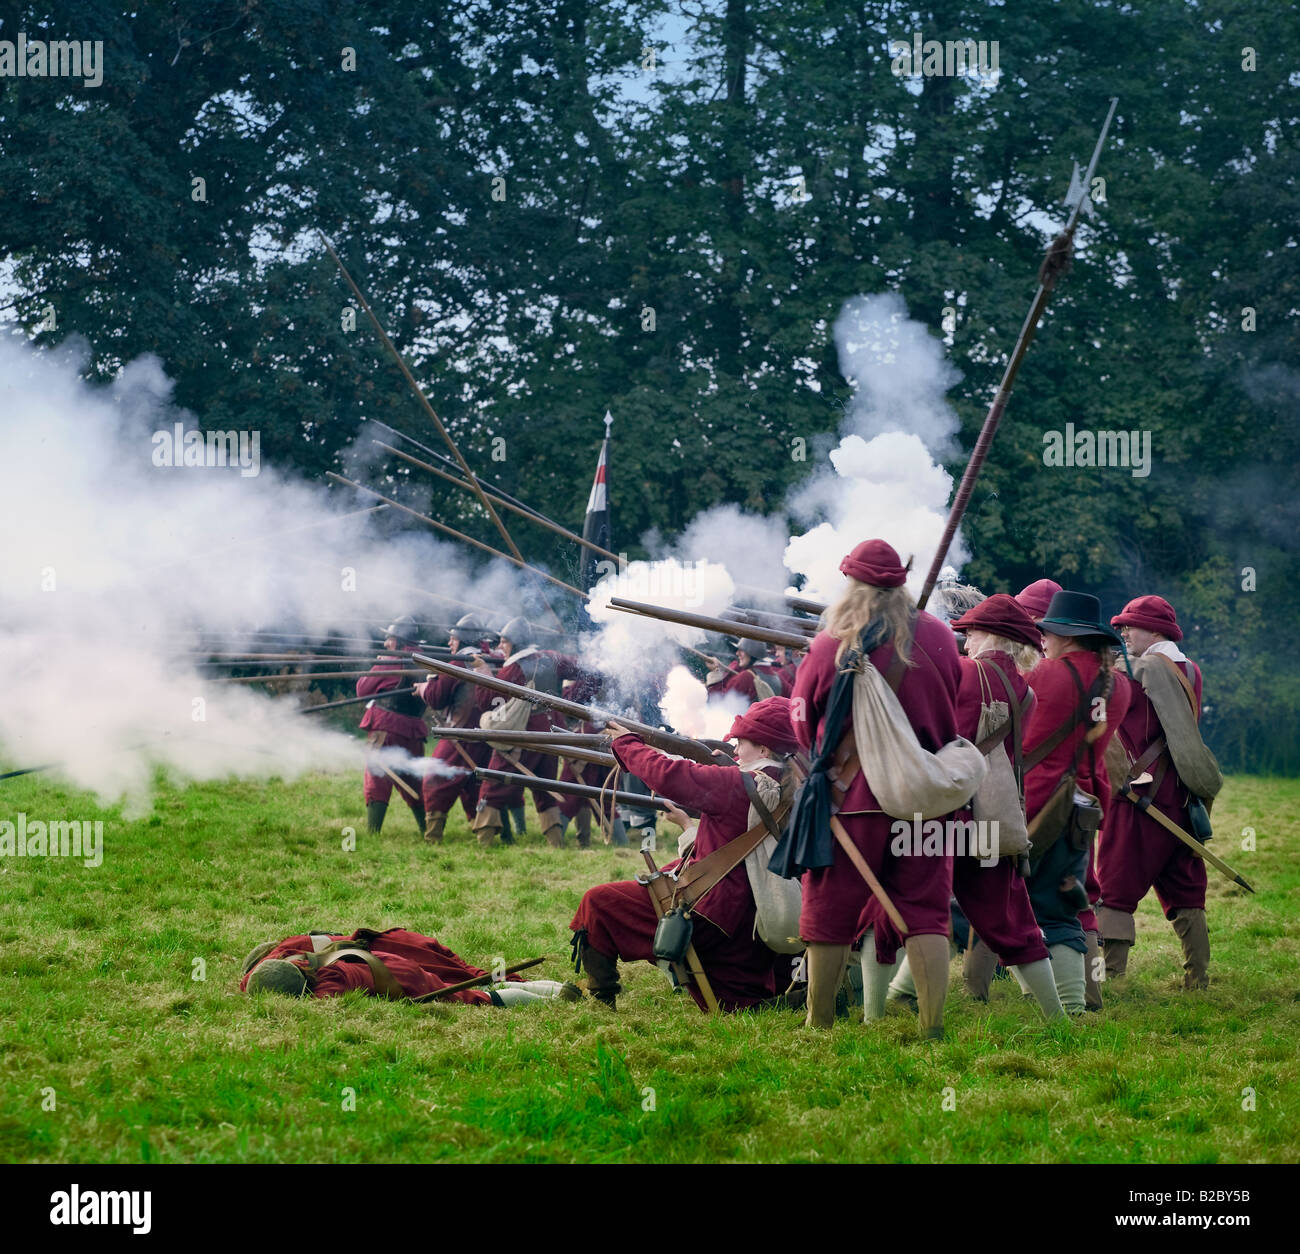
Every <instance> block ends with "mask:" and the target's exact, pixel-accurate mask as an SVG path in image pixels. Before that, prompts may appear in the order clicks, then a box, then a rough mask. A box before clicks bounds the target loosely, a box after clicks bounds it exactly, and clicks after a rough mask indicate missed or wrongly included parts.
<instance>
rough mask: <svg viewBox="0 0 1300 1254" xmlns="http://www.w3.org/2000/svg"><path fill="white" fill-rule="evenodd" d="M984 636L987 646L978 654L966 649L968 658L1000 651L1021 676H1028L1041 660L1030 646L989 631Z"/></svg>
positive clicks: (1039, 653) (1040, 656)
mask: <svg viewBox="0 0 1300 1254" xmlns="http://www.w3.org/2000/svg"><path fill="white" fill-rule="evenodd" d="M978 630H980V631H984V628H982V627H981V628H978ZM984 634H985V635H986V636H988V638H989V642H988V644H986V645H985V646H984V647H983V648H982V649H981V650H980V652H979V653H971V652H970V651H969V649H968V650H967V654H968V656H970V657H979V655H980V653H992V652H994V651H995V650H1001V651H1002V652H1003V653H1006V654H1008V655H1009V656H1010V658H1011V660H1012V661H1013V662H1014V663H1015V664H1016V670H1018V671H1019V672H1020V673H1021V674H1022V675H1028V674H1029V672H1030V671H1032V670H1033V669H1034V667H1035V666H1037V665H1038V663H1039V662H1041V661H1042V660H1043V655H1042V653H1041V652H1040V651H1039V650H1038V649H1035V648H1034V646H1033V645H1032V644H1024V643H1023V642H1022V641H1020V640H1009V639H1008V638H1007V637H1006V636H999V635H996V634H995V633H993V632H991V631H985V632H984Z"/></svg>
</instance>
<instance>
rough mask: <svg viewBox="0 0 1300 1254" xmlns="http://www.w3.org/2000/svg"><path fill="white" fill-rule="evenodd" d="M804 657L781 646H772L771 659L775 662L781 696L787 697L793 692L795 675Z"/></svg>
mask: <svg viewBox="0 0 1300 1254" xmlns="http://www.w3.org/2000/svg"><path fill="white" fill-rule="evenodd" d="M804 656H805V655H804V654H802V653H796V652H794V650H793V649H787V648H786V646H785V645H783V644H774V645H773V646H772V657H773V658H774V659H775V660H776V676H777V678H778V679H779V680H780V681H781V693H782V695H784V696H787V697H788V696H789V695H790V694H791V693H792V692H794V680H795V674H796V672H797V671H798V670H799V663H800V662H802V661H803V659H804Z"/></svg>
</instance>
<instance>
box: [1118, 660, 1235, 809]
mask: <svg viewBox="0 0 1300 1254" xmlns="http://www.w3.org/2000/svg"><path fill="white" fill-rule="evenodd" d="M1133 675H1134V677H1135V678H1136V679H1137V681H1138V682H1139V683H1140V684H1141V685H1142V691H1143V692H1145V693H1146V695H1147V697H1148V698H1149V699H1150V701H1151V704H1152V705H1153V706H1155V708H1156V717H1157V718H1158V719H1159V720H1160V726H1161V728H1162V729H1163V731H1164V734H1165V744H1166V746H1167V747H1168V749H1169V756H1170V757H1171V758H1172V759H1173V762H1174V770H1175V771H1177V772H1178V778H1179V779H1180V780H1182V782H1183V787H1184V788H1186V789H1187V791H1188V792H1190V793H1191V794H1192V796H1194V797H1202V798H1204V799H1206V800H1208V801H1212V800H1213V799H1214V798H1215V797H1216V796H1218V794H1219V791H1220V789H1222V787H1223V776H1222V774H1220V772H1219V763H1218V761H1217V759H1216V758H1215V756H1214V754H1213V753H1211V752H1210V750H1209V749H1208V748H1207V747H1206V744H1205V741H1204V740H1202V739H1201V729H1200V727H1199V726H1198V723H1197V718H1196V713H1195V703H1196V690H1195V689H1194V688H1193V687H1192V685H1191V682H1190V681H1189V680H1188V679H1187V676H1186V675H1184V674H1183V671H1182V669H1181V668H1180V667H1179V665H1178V663H1177V662H1175V661H1173V660H1172V659H1170V658H1167V657H1163V656H1161V655H1160V654H1158V653H1156V654H1152V655H1151V656H1150V657H1140V658H1138V659H1137V660H1136V661H1135V662H1134V663H1133Z"/></svg>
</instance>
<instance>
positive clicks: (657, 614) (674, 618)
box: [609, 597, 809, 651]
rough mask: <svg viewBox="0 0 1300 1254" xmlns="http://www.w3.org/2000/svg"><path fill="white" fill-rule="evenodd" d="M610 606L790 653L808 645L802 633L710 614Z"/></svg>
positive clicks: (614, 601)
mask: <svg viewBox="0 0 1300 1254" xmlns="http://www.w3.org/2000/svg"><path fill="white" fill-rule="evenodd" d="M609 603H610V605H612V606H613V607H614V608H615V609H616V610H623V611H625V612H626V613H629V614H640V615H641V616H642V617H644V618H658V619H662V620H663V621H664V622H666V623H681V624H683V625H684V626H686V627H699V628H700V629H701V630H703V631H716V632H719V633H721V634H722V635H724V636H749V637H750V638H751V639H754V640H761V641H762V642H763V643H764V644H780V645H784V646H785V647H786V648H787V649H796V650H800V651H802V650H803V649H806V648H807V647H808V644H809V638H808V637H807V636H806V635H804V634H803V633H802V632H800V633H798V634H796V633H795V632H792V631H777V630H776V629H775V628H773V627H757V626H754V625H753V624H751V623H742V622H738V621H737V620H735V619H732V618H711V617H710V616H709V615H707V614H692V613H690V612H688V611H687V610H670V609H665V608H664V607H663V606H661V605H648V604H646V603H645V602H644V601H625V600H624V599H623V598H622V597H611V598H610V602H609Z"/></svg>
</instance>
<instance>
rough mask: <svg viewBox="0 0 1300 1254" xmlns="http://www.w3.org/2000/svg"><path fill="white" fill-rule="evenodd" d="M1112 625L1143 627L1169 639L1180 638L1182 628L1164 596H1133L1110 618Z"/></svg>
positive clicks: (1181, 636)
mask: <svg viewBox="0 0 1300 1254" xmlns="http://www.w3.org/2000/svg"><path fill="white" fill-rule="evenodd" d="M1110 625H1111V626H1112V627H1145V628H1146V629H1147V631H1158V632H1159V633H1160V634H1161V635H1162V636H1168V637H1169V639H1170V640H1181V639H1182V638H1183V629H1182V628H1181V627H1180V626H1179V625H1178V619H1177V618H1175V617H1174V607H1173V606H1172V605H1170V604H1169V602H1168V601H1166V600H1165V599H1164V597H1154V596H1149V597H1134V598H1133V600H1131V601H1130V602H1129V603H1128V604H1127V605H1126V606H1125V607H1124V609H1123V612H1122V613H1119V614H1116V615H1115V617H1114V618H1112V619H1111V620H1110Z"/></svg>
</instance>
